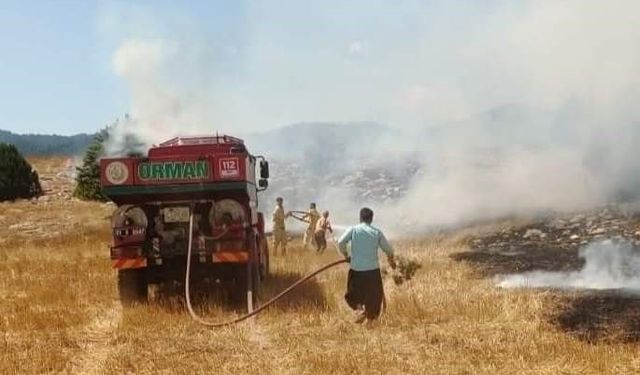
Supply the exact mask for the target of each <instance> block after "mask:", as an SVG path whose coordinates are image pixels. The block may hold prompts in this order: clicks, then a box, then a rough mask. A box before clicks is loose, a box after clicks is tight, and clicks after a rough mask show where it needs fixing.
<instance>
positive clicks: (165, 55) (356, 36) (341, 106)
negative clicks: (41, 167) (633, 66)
mask: <svg viewBox="0 0 640 375" xmlns="http://www.w3.org/2000/svg"><path fill="white" fill-rule="evenodd" d="M526 3H528V2H523V3H521V4H520V5H518V6H514V5H512V4H511V2H505V1H495V0H486V1H471V0H466V1H404V2H401V3H399V4H395V3H394V4H390V3H389V2H387V1H354V2H348V3H345V2H343V1H318V2H315V4H308V3H307V2H297V1H263V2H261V1H247V2H243V1H189V2H175V1H171V2H169V1H137V2H112V1H80V0H78V1H3V2H2V6H1V7H0V46H2V53H1V54H0V82H1V84H0V129H8V130H11V131H15V132H20V133H24V132H37V133H52V132H55V133H64V134H70V133H77V132H83V131H85V132H90V131H95V130H96V129H98V128H100V127H102V126H104V125H105V124H106V123H109V122H111V121H112V120H113V119H115V118H116V117H119V116H121V115H122V114H123V113H124V112H134V113H135V112H136V109H139V107H145V106H146V107H148V106H149V105H159V106H167V105H169V106H171V105H176V106H180V107H181V108H183V107H189V106H192V105H193V104H192V103H197V104H196V106H197V107H198V109H197V111H199V112H202V110H201V109H202V108H208V109H211V112H212V113H214V114H215V115H213V116H200V115H199V116H197V118H198V119H202V118H207V119H208V120H207V121H209V120H210V121H212V122H219V123H224V124H226V125H229V124H231V126H227V128H228V127H232V128H233V127H234V126H236V125H237V126H238V127H242V128H243V129H247V128H263V127H273V126H279V125H284V124H287V123H291V122H295V121H313V120H329V121H361V120H373V121H379V122H387V123H389V122H401V121H402V120H404V118H401V117H398V116H394V115H393V114H394V113H395V114H397V113H400V112H402V111H404V110H406V109H407V108H405V107H407V106H409V107H411V106H412V105H416V103H417V105H420V104H422V102H423V101H425V100H427V102H428V100H429V99H430V98H432V97H433V96H434V95H435V96H445V97H447V96H450V97H451V98H450V99H451V100H449V101H448V102H451V103H454V105H453V107H454V108H440V110H443V111H445V110H446V111H447V115H448V116H450V115H455V114H456V111H457V110H461V111H462V112H465V111H464V109H466V105H467V103H465V104H464V105H462V104H461V103H458V104H460V105H458V106H456V105H455V103H456V102H461V100H459V98H458V97H457V96H458V94H457V93H455V92H448V91H447V89H446V88H444V89H442V90H440V89H439V87H440V85H441V84H442V82H446V81H447V80H448V79H452V80H457V79H462V78H463V76H464V74H465V72H467V70H466V69H465V68H464V67H463V66H457V65H456V64H457V63H456V61H459V60H460V59H459V57H460V56H459V55H457V54H458V53H459V52H461V50H458V49H457V48H456V46H460V45H466V44H467V43H471V44H472V42H473V35H474V33H475V32H476V31H477V29H478V28H482V29H483V30H482V31H483V32H486V31H487V29H489V31H491V28H496V27H497V28H499V27H501V24H500V23H498V24H493V25H492V23H491V18H492V17H493V12H494V11H496V10H499V11H500V12H503V13H504V12H508V13H513V15H514V17H517V16H518V12H519V9H521V8H524V7H525V6H524V4H526ZM451 47H453V48H451ZM445 51H446V56H444V54H445ZM147 52H149V53H151V55H152V56H151V57H150V56H149V55H148V54H147V55H145V53H147ZM119 56H120V57H119ZM447 56H451V57H450V58H449V57H447ZM150 58H151V60H152V61H151V62H150V60H149V59H150ZM154 58H155V60H154ZM154 62H155V63H156V64H157V65H158V67H156V68H157V69H156V70H155V71H154V69H153V68H154V66H151V67H150V69H147V68H148V65H149V64H151V65H153V64H154ZM143 70H144V71H143ZM141 75H142V76H143V77H141ZM152 75H153V77H151V76H152ZM141 79H142V80H144V81H145V82H146V83H145V84H144V85H146V86H147V87H144V88H143V89H144V90H145V91H144V92H143V93H142V95H138V94H140V90H141V88H140V85H139V84H138V83H139V82H140V81H141ZM151 81H153V83H152V87H149V82H151ZM443 86H444V85H443ZM154 95H156V96H163V97H165V99H166V97H169V96H177V97H179V98H178V100H176V101H174V103H173V104H167V101H166V100H159V99H158V98H154ZM132 96H133V98H132ZM136 96H138V97H140V96H141V97H143V98H144V99H143V100H145V101H147V102H146V103H142V104H141V103H139V102H137V99H136ZM365 96H366V97H365ZM174 99H175V98H174ZM293 100H295V102H292V101H293ZM148 101H151V102H152V103H151V104H150V103H148ZM176 103H177V104H176ZM434 107H435V106H434ZM439 107H442V106H439ZM479 107H482V105H480V106H479ZM474 108H475V107H474ZM409 109H411V108H409ZM437 110H438V108H434V113H430V114H429V115H430V116H431V117H434V118H436V119H437V118H438V113H437ZM193 111H196V110H193ZM187 112H188V111H187ZM462 114H463V113H462ZM421 115H424V114H421ZM426 117H429V116H426ZM198 126H200V125H198Z"/></svg>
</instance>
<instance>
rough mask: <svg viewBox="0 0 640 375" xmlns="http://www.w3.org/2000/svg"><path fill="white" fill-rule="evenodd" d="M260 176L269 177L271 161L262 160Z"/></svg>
mask: <svg viewBox="0 0 640 375" xmlns="http://www.w3.org/2000/svg"><path fill="white" fill-rule="evenodd" d="M260 178H264V179H266V178H269V162H268V161H266V160H261V161H260Z"/></svg>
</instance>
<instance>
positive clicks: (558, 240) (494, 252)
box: [458, 206, 640, 275]
mask: <svg viewBox="0 0 640 375" xmlns="http://www.w3.org/2000/svg"><path fill="white" fill-rule="evenodd" d="M602 240H611V241H620V242H622V241H624V242H630V243H633V244H634V245H635V246H640V219H639V217H638V212H637V211H636V209H635V207H630V206H609V207H603V208H599V209H594V210H590V211H587V212H581V213H574V214H565V215H559V216H553V217H547V218H544V219H539V220H536V221H534V222H532V223H530V224H527V225H523V226H512V227H508V228H505V229H502V230H500V231H498V232H495V233H491V234H488V235H485V236H481V237H476V238H473V239H472V240H471V242H470V247H471V250H472V251H469V252H466V253H464V254H459V255H458V257H459V259H460V260H472V261H474V262H478V263H481V264H483V265H484V267H483V272H484V273H485V274H488V275H495V274H504V273H517V272H526V271H534V270H544V271H565V270H571V269H578V268H580V267H581V266H582V264H583V260H582V259H580V258H579V257H578V250H579V249H580V248H581V247H583V246H585V245H587V244H588V243H590V242H594V241H602Z"/></svg>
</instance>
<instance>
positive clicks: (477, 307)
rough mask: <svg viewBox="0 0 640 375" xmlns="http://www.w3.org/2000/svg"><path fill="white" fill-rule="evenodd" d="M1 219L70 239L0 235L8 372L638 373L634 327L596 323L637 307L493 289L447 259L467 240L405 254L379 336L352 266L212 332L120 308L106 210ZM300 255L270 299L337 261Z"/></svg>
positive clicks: (222, 308) (206, 305)
mask: <svg viewBox="0 0 640 375" xmlns="http://www.w3.org/2000/svg"><path fill="white" fill-rule="evenodd" d="M58 204H60V206H57V205H58ZM0 210H2V212H1V213H0V215H5V216H7V215H6V212H7V210H21V211H20V212H17V211H12V212H16V215H15V216H11V220H12V221H13V220H15V221H20V220H30V221H34V222H37V221H39V218H41V217H46V218H50V217H55V216H56V215H58V216H57V217H58V218H59V220H58V223H57V224H56V225H58V226H57V227H56V228H59V232H60V233H59V235H57V236H55V237H53V238H50V239H47V240H43V239H42V240H41V239H38V238H30V239H29V238H24V237H21V236H17V235H16V234H15V233H13V232H12V231H9V230H7V229H6V228H5V227H6V226H3V229H2V230H1V231H0V238H3V239H5V240H6V239H7V237H10V238H13V239H10V240H9V241H5V243H4V244H3V245H1V247H0V297H1V299H2V304H1V305H0V316H2V321H0V373H41V372H76V373H90V372H96V373H125V372H134V373H159V372H160V373H163V372H164V373H187V372H196V373H213V372H215V373H256V374H258V373H259V374H265V373H277V374H280V373H292V374H316V373H325V374H327V373H334V374H336V373H340V374H342V373H363V372H372V373H419V374H423V373H432V374H434V373H435V374H437V373H441V374H456V373H457V374H461V373H465V374H483V373H484V374H513V373H531V374H533V373H535V374H545V373H546V374H558V373H567V374H568V373H576V374H577V373H580V374H584V373H587V374H588V373H591V374H601V373H615V374H620V373H638V371H640V362H638V359H637V352H638V348H639V347H638V343H637V341H634V340H622V339H617V338H621V337H628V335H627V336H625V330H628V329H630V328H629V326H625V325H624V324H621V325H616V326H615V327H614V326H611V325H607V324H609V323H611V322H610V321H609V322H607V321H606V319H604V320H603V319H600V320H597V319H599V318H602V316H603V315H606V314H609V315H607V316H608V317H610V318H611V319H612V320H615V319H617V318H616V316H622V315H625V314H626V315H625V316H629V317H634V318H635V317H636V316H637V305H636V302H628V303H627V304H626V305H615V301H614V302H612V301H611V300H608V299H607V298H595V299H593V298H592V297H589V295H585V296H584V299H583V300H582V301H581V300H579V299H573V300H566V299H565V295H564V294H557V293H555V292H553V291H539V290H527V289H525V290H501V289H496V288H494V287H493V285H492V283H491V280H487V279H482V278H479V277H478V276H479V273H478V271H477V269H476V268H475V267H476V266H475V265H474V264H473V263H472V262H457V261H455V260H453V259H452V258H451V255H452V254H455V253H463V252H466V251H468V248H467V246H466V238H467V235H468V234H469V230H468V231H466V232H459V233H454V234H447V235H434V236H431V237H426V238H423V239H416V240H405V241H402V242H396V247H397V248H398V251H399V252H400V253H401V254H404V255H407V256H408V257H409V258H410V259H413V260H415V261H416V262H418V263H419V264H420V266H421V268H420V269H419V270H418V271H417V273H415V275H413V278H412V279H411V280H409V281H407V282H405V283H403V284H402V285H400V286H398V285H395V283H394V282H393V280H392V278H391V275H388V276H387V277H385V288H386V295H387V300H388V303H389V304H388V309H387V311H386V312H385V313H384V315H383V318H382V320H381V321H380V323H379V324H378V326H377V327H375V328H372V329H367V328H365V327H363V326H360V325H354V324H353V323H352V322H351V318H352V315H351V314H350V311H348V309H347V307H346V305H345V303H344V302H343V300H342V296H343V293H344V287H345V282H346V266H342V267H339V268H337V269H333V270H331V271H329V272H327V273H325V274H322V275H320V277H319V278H318V279H316V280H313V281H311V282H310V283H307V284H305V285H304V286H303V287H302V289H300V290H299V291H297V292H296V293H295V294H293V295H292V296H290V297H289V298H288V299H287V300H285V301H282V302H280V303H278V304H277V305H276V306H274V307H273V308H271V309H268V310H267V311H266V312H265V313H264V314H261V315H259V316H258V317H257V318H255V319H254V320H252V321H249V322H248V323H244V324H240V325H236V326H232V327H228V328H223V329H218V330H211V329H207V328H203V327H201V326H198V325H197V324H195V323H194V322H192V321H191V319H190V318H189V316H188V314H187V313H186V311H185V310H184V308H183V304H182V301H181V298H180V297H179V296H174V297H170V298H168V299H165V300H163V301H159V302H154V303H150V304H148V305H140V306H134V307H132V308H127V309H124V310H121V309H119V308H118V305H117V304H115V303H114V301H115V298H116V293H115V273H114V272H113V271H112V270H111V269H110V268H109V261H108V259H107V251H106V245H107V242H108V222H107V221H106V220H105V219H104V217H105V216H107V214H108V211H109V210H110V209H109V208H108V207H104V206H103V205H101V204H88V203H83V202H75V201H72V202H70V203H68V204H65V203H62V202H61V203H55V202H50V203H49V205H47V206H45V205H41V204H36V205H33V204H31V203H29V202H18V203H14V204H2V205H1V206H0ZM69 218H71V219H69ZM46 220H49V219H46ZM67 220H71V222H72V223H73V224H68V223H67ZM14 237H15V238H14ZM7 244H10V245H11V246H7ZM299 245H300V243H299V240H296V241H294V243H293V246H292V248H291V251H290V254H289V255H288V256H287V257H286V258H283V257H274V258H273V260H272V270H273V274H274V275H273V278H272V280H271V281H270V282H269V284H267V285H266V286H265V291H264V292H265V298H268V297H269V296H271V295H274V294H275V293H276V292H277V291H278V290H280V289H281V288H282V287H284V286H285V285H288V284H289V283H290V282H292V281H294V280H295V279H296V278H297V277H299V276H301V275H304V274H306V273H307V272H309V271H311V270H313V269H314V268H316V267H317V266H319V265H321V264H324V263H326V262H328V261H330V260H333V259H335V257H336V255H335V253H334V252H331V251H327V252H325V253H324V254H322V255H320V256H318V255H316V254H315V253H314V252H311V251H304V250H302V248H301V247H300V246H299ZM590 298H591V299H590ZM615 306H619V308H615ZM608 307H611V308H610V309H609V308H608ZM197 308H198V310H199V311H200V312H201V313H202V314H203V315H204V316H205V317H206V318H207V319H211V320H225V319H228V318H230V317H232V316H235V315H237V314H238V313H239V312H238V311H235V310H233V309H232V308H229V306H227V305H225V304H224V303H223V302H222V301H221V300H220V298H217V297H216V296H210V297H207V298H205V299H204V300H201V301H200V303H199V304H198V307H197ZM609 310H610V311H611V313H609V312H608V311H609ZM579 311H583V312H584V311H591V312H592V315H591V316H590V317H589V316H585V319H583V320H580V319H577V318H575V316H576V315H572V314H576V313H577V314H578V315H577V316H584V315H580V313H578V312H579ZM616 314H618V315H616ZM572 322H573V323H574V324H572ZM591 322H595V324H591ZM593 327H598V328H597V329H598V336H597V337H598V339H595V340H585V339H584V337H582V336H580V335H579V334H576V333H575V332H595V331H593V330H594V328H593ZM607 327H608V328H607ZM589 330H591V331H589ZM594 337H595V336H594ZM603 337H609V338H610V339H608V340H604V339H602V338H603Z"/></svg>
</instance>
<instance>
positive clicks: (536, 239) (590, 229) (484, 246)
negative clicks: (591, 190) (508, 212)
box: [451, 208, 640, 343]
mask: <svg viewBox="0 0 640 375" xmlns="http://www.w3.org/2000/svg"><path fill="white" fill-rule="evenodd" d="M638 229H640V221H639V220H638V218H637V216H636V215H624V214H623V213H621V212H620V211H616V210H612V209H609V208H608V209H605V210H603V211H600V212H593V211H592V212H589V213H584V214H575V215H574V216H573V217H566V218H549V219H547V220H540V221H538V222H536V223H533V224H530V225H527V226H524V227H513V228H509V229H506V230H502V231H500V232H496V233H490V234H487V235H485V236H482V237H474V238H471V239H470V240H469V245H470V246H469V247H470V250H469V251H464V252H459V253H456V254H452V255H451V258H452V259H453V260H455V261H460V262H466V263H469V264H471V265H472V266H473V267H474V268H475V269H476V270H477V272H478V277H481V278H493V277H495V276H496V275H500V274H513V273H524V272H529V271H549V272H557V271H576V270H580V269H581V268H582V267H583V265H584V260H583V259H581V258H579V257H578V253H579V249H580V248H581V247H583V246H585V245H586V244H588V243H590V242H593V241H599V240H607V239H610V240H612V241H626V242H631V243H635V245H636V246H638V245H639V242H638V234H637V233H638ZM527 233H529V235H527ZM550 291H551V292H552V296H551V297H550V299H549V301H550V305H549V307H548V311H549V313H548V315H547V320H548V322H549V323H550V324H552V325H553V326H555V327H557V328H558V329H559V330H561V331H563V332H565V333H566V334H569V335H571V336H574V337H576V338H578V339H580V340H583V341H586V342H590V343H597V342H618V343H630V342H634V343H635V342H640V294H638V292H637V291H636V292H633V291H629V290H572V291H568V290H557V289H554V290H552V289H550Z"/></svg>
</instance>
